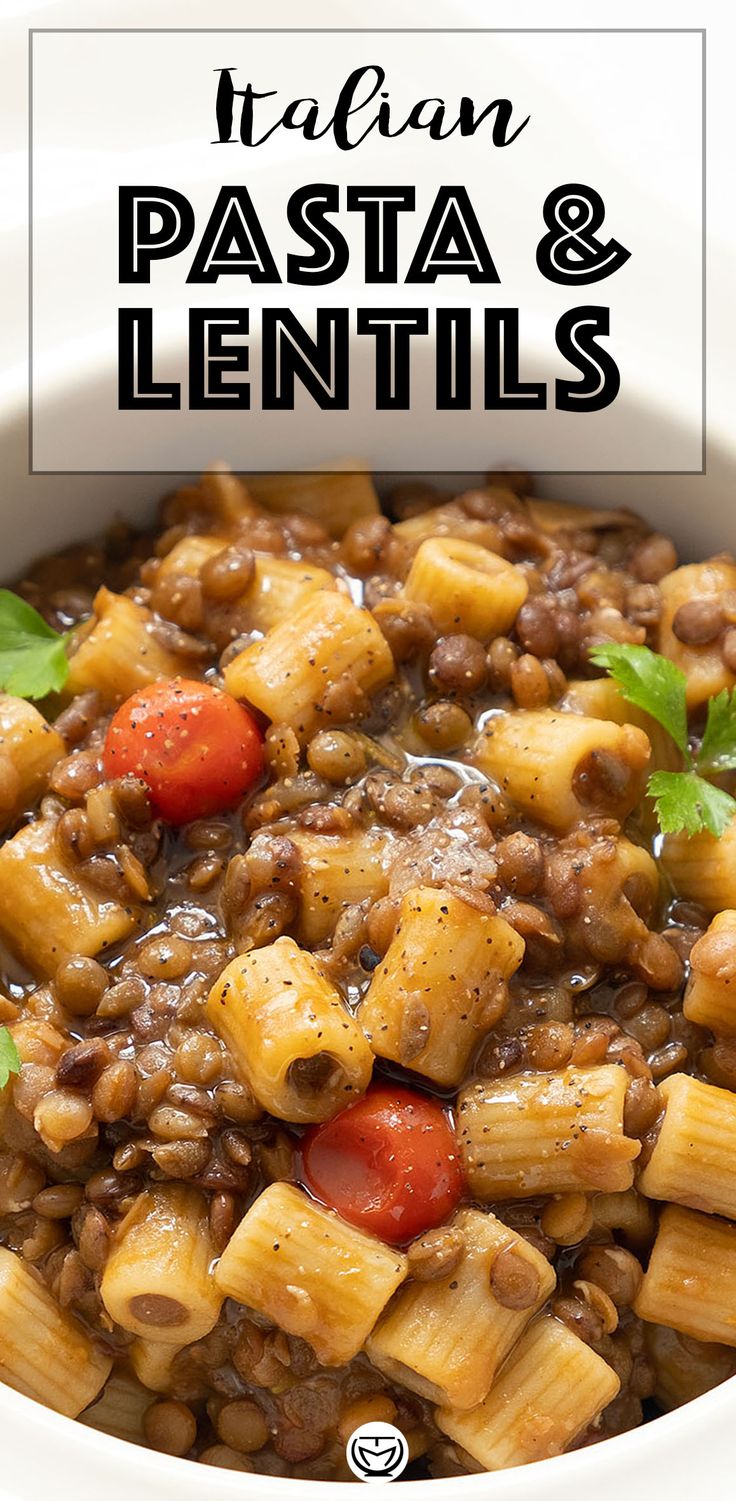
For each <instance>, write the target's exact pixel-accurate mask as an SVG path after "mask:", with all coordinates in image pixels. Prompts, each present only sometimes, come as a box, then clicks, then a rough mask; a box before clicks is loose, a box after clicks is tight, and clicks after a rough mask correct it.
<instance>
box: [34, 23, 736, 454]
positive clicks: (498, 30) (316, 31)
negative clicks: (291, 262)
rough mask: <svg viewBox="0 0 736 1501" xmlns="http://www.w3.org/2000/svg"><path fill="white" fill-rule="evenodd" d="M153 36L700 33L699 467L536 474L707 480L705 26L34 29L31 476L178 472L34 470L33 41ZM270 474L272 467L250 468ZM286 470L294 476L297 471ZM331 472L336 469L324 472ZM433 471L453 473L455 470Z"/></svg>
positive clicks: (612, 34)
mask: <svg viewBox="0 0 736 1501" xmlns="http://www.w3.org/2000/svg"><path fill="white" fill-rule="evenodd" d="M108 33H109V34H110V35H113V36H119V35H127V34H130V35H140V36H145V35H151V36H168V35H171V34H173V35H182V36H187V35H189V36H207V35H212V36H218V35H219V36H225V35H230V34H234V35H241V36H249V35H253V36H267V35H272V36H310V35H314V36H332V35H335V36H351V35H354V36H381V35H391V34H392V33H395V34H396V35H398V36H412V35H416V36H462V35H465V34H467V35H468V36H524V35H529V36H535V35H536V36H699V37H700V58H701V248H700V256H701V273H700V274H701V325H702V326H701V386H702V397H701V418H700V421H701V434H700V453H701V460H700V464H701V466H700V469H540V470H537V471H536V473H538V474H540V475H542V476H544V475H568V474H591V475H609V476H612V475H616V474H620V475H622V476H626V475H629V476H631V475H640V476H641V477H642V478H643V477H645V476H646V475H648V474H651V475H667V474H671V475H694V476H697V475H701V476H702V475H706V474H707V473H708V469H707V413H708V405H707V369H706V360H707V305H708V299H707V277H706V254H707V192H706V188H707V141H706V133H707V110H706V90H707V54H706V34H707V28H706V27H705V26H360V27H353V26H286V27H279V26H31V27H29V29H28V473H29V475H31V474H47V475H62V474H70V475H80V476H81V475H85V474H89V475H95V474H98V475H102V474H112V475H124V474H134V475H135V474H138V475H144V474H145V475H148V474H150V475H152V476H155V475H177V474H181V473H182V470H180V469H34V467H33V38H34V36H37V35H38V36H54V35H58V36H63V35H72V36H74V35H77V36H79V35H104V34H108ZM251 472H252V473H254V474H270V473H273V471H272V470H268V469H259V470H252V471H251ZM284 472H285V473H290V474H298V473H299V470H296V469H294V470H286V471H284ZM325 472H327V473H332V472H333V471H331V470H328V471H325ZM418 472H420V471H419V469H418V467H415V468H414V469H393V470H392V471H391V473H392V474H402V475H405V474H416V473H418ZM433 473H435V474H437V475H442V474H458V473H460V471H459V470H458V469H457V468H454V469H436V470H434V471H433Z"/></svg>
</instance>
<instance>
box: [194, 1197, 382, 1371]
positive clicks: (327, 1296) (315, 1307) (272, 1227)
mask: <svg viewBox="0 0 736 1501" xmlns="http://www.w3.org/2000/svg"><path fill="white" fill-rule="evenodd" d="M215 1276H216V1278H217V1282H218V1285H219V1288H220V1291H221V1292H222V1293H223V1295H224V1296H226V1297H228V1298H235V1299H236V1300H237V1302H239V1303H244V1304H245V1305H246V1306H247V1307H248V1308H253V1309H255V1311H256V1312H257V1313H262V1314H265V1316H266V1318H269V1319H272V1320H273V1322H274V1323H275V1324H278V1325H279V1327H280V1328H281V1329H285V1330H286V1332H287V1334H296V1335H298V1336H299V1337H300V1338H301V1339H305V1340H306V1341H307V1343H308V1344H310V1345H311V1346H312V1349H313V1350H314V1352H315V1354H316V1356H317V1358H318V1360H320V1361H321V1362H322V1364H323V1365H344V1364H345V1362H346V1361H348V1360H352V1358H353V1356H354V1355H357V1353H358V1351H359V1350H362V1348H363V1346H364V1344H365V1342H366V1339H367V1338H368V1335H369V1334H370V1332H371V1329H372V1328H373V1326H374V1324H375V1322H376V1319H377V1318H378V1316H379V1314H380V1313H381V1312H382V1311H383V1309H384V1308H385V1306H386V1304H387V1302H388V1300H389V1298H390V1297H391V1295H392V1293H394V1292H395V1291H396V1289H397V1287H399V1285H400V1284H401V1283H402V1282H403V1280H404V1278H405V1276H406V1257H405V1256H403V1255H402V1253H401V1251H396V1250H393V1249H391V1248H390V1247H389V1246H385V1245H383V1244H382V1242H381V1241H379V1240H374V1238H373V1237H372V1236H370V1235H365V1234H364V1233H363V1231H362V1230H356V1229H354V1227H353V1226H352V1225H347V1224H346V1223H345V1221H344V1220H341V1219H338V1216H337V1215H336V1214H334V1213H333V1212H332V1211H331V1210H329V1209H322V1208H321V1207H320V1206H319V1205H317V1204H315V1203H314V1202H313V1201H312V1200H311V1199H309V1198H308V1197H307V1195H306V1194H304V1193H302V1192H301V1190H300V1189H298V1188H293V1187H292V1186H291V1185H290V1184H287V1183H272V1184H271V1186H270V1188H267V1189H265V1191H264V1192H263V1193H262V1194H261V1195H260V1198H258V1199H256V1202H255V1204H253V1205H252V1206H251V1208H250V1209H249V1210H248V1213H247V1214H246V1215H245V1217H244V1219H242V1220H241V1222H240V1224H239V1225H238V1228H237V1230H236V1231H235V1234H234V1235H233V1236H232V1238H231V1240H230V1241H229V1243H228V1245H227V1246H226V1247H225V1250H224V1252H223V1254H222V1256H221V1258H220V1262H219V1264H218V1267H217V1270H216V1273H215Z"/></svg>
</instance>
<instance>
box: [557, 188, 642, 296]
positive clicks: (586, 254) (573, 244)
mask: <svg viewBox="0 0 736 1501" xmlns="http://www.w3.org/2000/svg"><path fill="white" fill-rule="evenodd" d="M605 214H606V210H605V207H604V204H603V199H602V198H601V196H600V193H596V191H595V189H594V188H588V187H586V186H585V183H580V182H567V183H565V184H564V185H563V186H562V187H560V188H553V190H552V192H551V193H550V194H549V196H548V197H547V198H546V199H545V204H544V208H543V210H542V215H543V218H544V222H545V224H546V225H547V227H548V230H549V234H546V235H544V236H543V238H542V239H541V240H540V241H539V244H538V246H537V265H538V267H539V270H540V271H541V273H542V275H543V276H546V277H547V280H548V281H556V282H557V283H558V284H559V285H560V286H562V287H570V286H579V287H585V286H587V285H588V283H589V282H592V281H602V280H603V278H604V276H611V275H612V273H613V272H614V271H618V269H619V266H623V264H624V261H627V260H628V259H629V256H630V254H631V252H630V251H629V250H626V249H625V248H624V246H623V245H620V244H619V242H618V240H609V241H608V242H607V244H605V245H604V244H602V243H601V241H600V240H598V239H596V234H597V231H598V230H599V229H600V227H601V225H602V223H603V220H604V218H605Z"/></svg>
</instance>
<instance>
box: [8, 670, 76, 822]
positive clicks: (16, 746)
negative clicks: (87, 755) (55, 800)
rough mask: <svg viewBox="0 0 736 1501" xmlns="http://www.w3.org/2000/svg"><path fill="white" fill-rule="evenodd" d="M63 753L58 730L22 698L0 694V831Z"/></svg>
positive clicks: (40, 788) (29, 800) (42, 784)
mask: <svg viewBox="0 0 736 1501" xmlns="http://www.w3.org/2000/svg"><path fill="white" fill-rule="evenodd" d="M65 752H66V747H65V745H64V741H63V740H62V738H61V735H60V734H59V732H58V730H55V729H54V727H53V725H50V724H48V723H47V721H46V720H45V719H44V717H43V714H40V713H39V711H38V709H35V708H34V707H33V704H29V703H26V700H25V699H23V698H13V697H12V696H11V694H9V693H2V694H0V763H2V768H3V775H2V778H0V829H3V828H6V827H7V825H8V824H9V823H10V822H11V821H12V819H13V818H15V817H17V815H18V814H19V813H20V812H21V811H22V810H23V808H24V807H27V806H28V805H29V803H33V802H35V800H36V798H37V797H38V796H39V794H40V793H41V792H43V791H44V789H45V787H46V783H47V781H48V775H49V772H50V771H51V768H52V766H55V765H56V762H57V761H58V760H59V758H60V757H61V756H63V755H64V754H65Z"/></svg>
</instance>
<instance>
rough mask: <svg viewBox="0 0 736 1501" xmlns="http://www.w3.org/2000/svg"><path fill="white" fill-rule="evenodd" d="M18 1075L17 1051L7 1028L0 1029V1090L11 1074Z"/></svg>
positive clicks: (18, 1061) (18, 1060)
mask: <svg viewBox="0 0 736 1501" xmlns="http://www.w3.org/2000/svg"><path fill="white" fill-rule="evenodd" d="M19 1073H20V1058H19V1057H18V1049H17V1047H16V1046H15V1043H14V1041H13V1038H12V1036H11V1034H10V1032H9V1031H8V1029H7V1027H0V1089H4V1088H5V1085H6V1084H7V1082H8V1079H9V1078H10V1075H11V1074H19Z"/></svg>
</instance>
